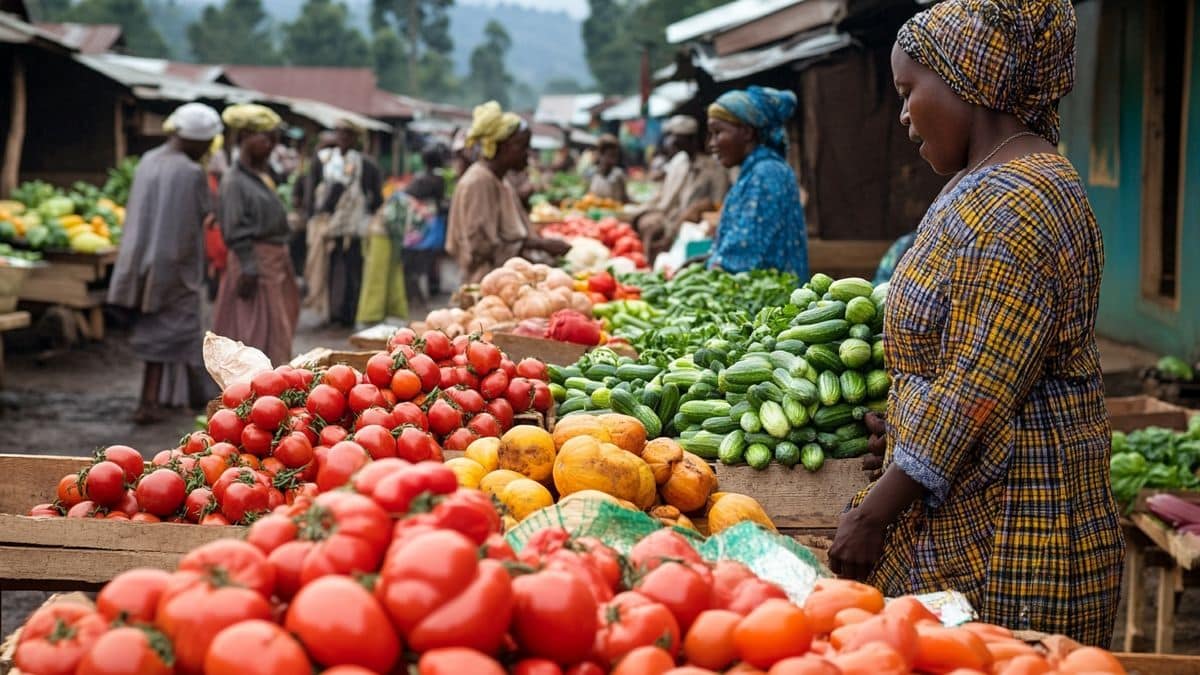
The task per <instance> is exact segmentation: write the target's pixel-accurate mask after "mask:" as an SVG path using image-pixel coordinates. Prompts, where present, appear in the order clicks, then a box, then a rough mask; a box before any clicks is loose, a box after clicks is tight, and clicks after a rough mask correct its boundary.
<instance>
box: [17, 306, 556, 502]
mask: <svg viewBox="0 0 1200 675" xmlns="http://www.w3.org/2000/svg"><path fill="white" fill-rule="evenodd" d="M547 380H548V377H547V375H546V364H545V363H543V362H541V361H539V360H537V359H523V360H522V361H520V362H519V363H513V362H512V361H511V360H509V359H508V358H507V356H505V354H504V353H503V352H502V351H501V350H500V348H499V347H497V346H496V345H494V344H492V343H490V342H488V341H486V340H484V339H481V338H479V337H477V336H466V335H464V336H459V337H457V338H454V339H453V340H451V339H450V338H448V337H447V336H446V335H445V333H442V332H440V331H428V332H426V333H424V334H422V335H419V336H418V335H417V334H416V333H414V332H413V331H412V330H409V329H401V330H400V331H398V332H397V333H396V334H395V336H393V338H392V339H391V342H390V344H389V348H388V350H387V351H383V352H379V353H377V354H374V355H373V356H372V357H371V358H370V359H369V360H368V361H367V363H366V367H365V370H364V372H359V371H358V370H356V369H354V368H352V367H350V366H348V365H344V364H339V365H333V366H330V367H328V368H326V369H320V370H316V371H314V370H310V369H307V368H292V367H291V366H280V367H278V368H276V369H274V370H270V371H265V372H262V373H259V374H257V375H255V376H254V377H253V379H251V380H250V381H249V382H241V383H237V384H233V385H230V386H229V387H227V388H226V389H225V391H224V392H222V395H221V402H222V407H221V408H220V409H219V410H217V411H215V412H214V413H213V414H212V416H211V417H210V418H209V420H208V426H207V429H206V430H205V431H197V432H194V433H191V434H189V435H188V436H186V437H184V439H183V440H182V441H181V443H180V445H179V446H178V447H176V448H173V449H170V450H163V451H161V452H159V453H158V454H157V455H155V457H154V459H153V461H152V462H151V463H150V465H149V466H147V465H146V464H145V463H144V462H143V459H142V456H141V454H140V453H139V452H138V451H137V450H134V449H133V448H130V447H127V446H120V445H117V446H111V447H109V448H106V449H104V450H102V451H101V452H99V453H97V455H96V457H95V459H94V461H93V463H92V465H91V466H90V467H88V468H87V469H85V470H83V471H82V472H80V473H79V474H78V475H76V474H70V475H67V476H64V477H63V478H62V479H61V480H60V481H59V484H58V488H57V495H56V499H55V500H54V501H53V502H51V503H46V504H39V505H37V506H35V507H34V508H33V509H32V510H31V511H30V515H33V516H63V515H65V516H67V517H80V518H84V517H92V518H111V519H129V520H135V521H144V522H157V521H160V520H169V521H173V522H190V523H199V524H204V525H229V524H246V523H250V522H253V521H254V519H256V518H257V517H259V516H260V515H262V514H263V513H266V512H267V511H269V510H271V509H273V508H275V507H277V506H279V505H280V504H291V503H293V502H294V501H295V499H296V497H297V496H300V495H308V496H312V495H316V494H319V493H323V492H327V491H329V490H332V489H334V488H337V487H340V486H342V485H344V484H345V483H346V482H347V481H348V480H349V479H350V476H351V475H352V474H353V473H354V472H355V471H357V470H359V469H361V468H362V467H363V466H364V465H365V464H367V463H368V462H370V461H372V460H379V459H384V458H390V457H395V458H400V459H403V460H406V461H409V462H419V461H422V460H438V461H440V460H441V459H442V451H443V449H446V450H464V449H466V447H467V446H468V445H470V443H471V442H472V441H474V440H475V439H477V438H481V437H489V436H496V437H498V436H500V435H502V434H503V433H504V432H505V431H507V430H508V429H510V428H511V427H512V426H513V424H514V421H515V420H516V417H517V415H520V414H523V413H526V412H530V411H536V412H540V413H547V412H548V411H549V410H550V408H551V406H552V405H553V397H552V396H551V393H550V388H549V385H548V384H547Z"/></svg>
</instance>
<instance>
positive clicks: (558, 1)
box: [460, 0, 588, 19]
mask: <svg viewBox="0 0 1200 675" xmlns="http://www.w3.org/2000/svg"><path fill="white" fill-rule="evenodd" d="M460 3H461V4H463V5H493V6H494V5H503V4H513V5H521V6H522V7H529V8H531V9H545V10H550V11H560V12H566V13H567V14H570V15H571V17H572V18H574V19H586V18H587V15H588V0H460Z"/></svg>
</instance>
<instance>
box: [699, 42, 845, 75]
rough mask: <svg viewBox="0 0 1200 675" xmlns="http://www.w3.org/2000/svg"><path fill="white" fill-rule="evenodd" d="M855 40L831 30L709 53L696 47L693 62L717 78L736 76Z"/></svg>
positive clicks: (822, 52) (829, 50)
mask: <svg viewBox="0 0 1200 675" xmlns="http://www.w3.org/2000/svg"><path fill="white" fill-rule="evenodd" d="M853 43H854V40H853V39H852V38H851V37H850V35H848V34H846V33H840V32H837V31H834V30H831V31H829V32H827V33H820V34H817V35H810V36H807V37H803V38H800V39H798V40H793V41H791V42H783V43H780V44H777V45H773V46H771V47H767V48H765V49H755V50H751V51H745V52H739V53H737V54H729V55H726V56H711V55H708V54H706V53H704V52H703V51H701V50H698V51H697V53H696V54H695V56H694V62H695V64H696V66H697V67H698V68H702V69H703V70H704V71H705V72H707V73H708V74H709V75H711V76H712V78H713V80H715V81H717V82H726V81H729V80H736V79H739V78H742V77H746V76H749V75H754V74H755V73H761V72H763V71H766V70H770V69H772V68H776V67H779V66H782V65H786V64H788V63H793V62H798V61H805V60H808V59H814V58H817V57H821V56H825V55H826V54H831V53H833V52H836V51H838V50H839V49H844V48H846V47H849V46H850V45H852V44H853Z"/></svg>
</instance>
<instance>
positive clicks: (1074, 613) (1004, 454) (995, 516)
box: [829, 0, 1124, 647]
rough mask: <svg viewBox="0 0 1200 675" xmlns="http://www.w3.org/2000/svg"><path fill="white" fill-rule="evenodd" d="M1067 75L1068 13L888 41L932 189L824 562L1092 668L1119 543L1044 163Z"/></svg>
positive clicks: (1093, 358) (1086, 213) (995, 5)
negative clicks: (854, 481) (1060, 644)
mask: <svg viewBox="0 0 1200 675" xmlns="http://www.w3.org/2000/svg"><path fill="white" fill-rule="evenodd" d="M1074 55H1075V14H1074V10H1073V9H1072V7H1071V3H1070V2H1069V0H947V1H946V2H943V3H940V4H938V5H935V6H933V7H932V8H930V9H929V10H926V11H924V12H921V13H920V14H917V15H916V16H915V17H913V18H912V19H910V20H909V21H908V22H907V23H906V24H905V25H904V26H903V27H902V28H901V30H900V34H899V36H898V37H897V40H896V46H895V48H894V49H893V50H892V71H893V79H894V82H895V86H896V90H897V92H898V94H899V95H900V97H901V98H902V99H903V104H902V108H901V113H900V123H901V124H903V125H904V126H906V127H907V128H908V133H909V137H910V138H911V139H912V140H913V142H915V143H919V144H920V146H921V148H920V153H921V156H922V157H924V158H925V160H926V161H927V162H929V164H930V165H931V166H932V167H933V169H934V170H935V171H937V172H938V173H940V174H943V175H948V176H952V178H951V179H950V182H949V184H948V185H947V186H946V188H945V189H944V190H943V192H942V195H941V196H940V197H939V198H938V199H937V201H935V202H934V204H933V205H932V206H931V207H930V208H929V211H928V212H927V213H926V214H925V218H924V220H923V221H922V222H921V224H920V227H919V228H918V230H917V235H916V240H915V241H914V243H913V247H912V249H911V250H910V251H909V254H908V255H906V256H904V258H903V259H901V261H900V262H899V264H898V265H897V267H896V270H895V275H894V276H893V277H892V281H891V288H890V291H889V293H888V307H887V313H886V315H885V319H884V321H885V328H884V334H885V336H886V340H885V342H884V358H885V360H886V361H887V364H888V367H889V368H890V370H891V374H892V378H893V381H892V389H891V395H890V398H889V400H888V408H887V419H886V422H884V421H883V420H880V419H877V418H872V419H871V420H870V424H869V425H868V426H871V427H873V431H875V432H876V433H877V434H879V436H877V437H876V438H873V439H872V441H873V443H874V444H875V446H876V448H880V449H881V450H885V453H884V458H883V464H884V471H883V474H882V477H881V478H880V479H879V480H878V481H877V482H875V483H874V484H872V485H871V486H870V487H869V488H868V489H867V490H866V491H864V493H863V494H861V495H859V496H858V497H857V498H856V499H855V500H854V502H853V506H854V508H852V509H851V510H849V511H847V513H846V514H844V516H843V517H842V520H841V522H840V524H839V527H838V531H837V535H836V537H835V539H834V543H833V547H832V548H831V549H830V552H829V556H830V565H831V567H832V568H833V570H834V571H835V572H837V573H839V574H842V575H844V576H850V577H854V578H859V579H869V580H870V581H871V582H872V583H873V584H875V585H876V586H878V587H879V588H880V589H881V590H882V591H883V592H884V593H885V594H886V595H889V596H896V595H903V594H906V593H920V592H925V591H943V590H956V591H961V592H962V593H964V594H965V595H966V596H967V598H968V599H970V601H971V603H972V604H973V605H974V606H975V608H976V609H977V610H978V611H979V614H980V616H981V617H982V619H983V620H985V621H988V622H992V623H997V624H1000V625H1003V626H1008V627H1010V628H1013V629H1031V630H1036V631H1044V632H1049V633H1063V634H1066V635H1069V636H1071V637H1073V638H1075V639H1076V640H1079V641H1080V642H1084V643H1087V644H1091V645H1099V646H1104V647H1107V646H1108V644H1109V641H1110V639H1111V637H1112V629H1113V623H1114V619H1115V615H1116V609H1117V600H1118V598H1119V595H1120V582H1121V572H1122V559H1123V555H1124V542H1123V540H1122V537H1121V530H1120V527H1119V525H1118V512H1117V507H1116V504H1115V502H1114V500H1113V495H1112V489H1111V486H1110V483H1109V424H1108V415H1107V413H1106V411H1105V405H1104V387H1103V384H1102V382H1101V377H1100V361H1099V353H1098V351H1097V349H1096V338H1095V321H1096V305H1097V298H1098V296H1099V292H1100V275H1101V270H1102V268H1103V263H1104V252H1103V249H1102V243H1101V237H1100V230H1099V228H1098V227H1097V226H1096V219H1095V217H1094V215H1093V214H1092V209H1091V206H1090V205H1089V204H1088V198H1087V192H1086V190H1085V189H1084V186H1083V183H1082V182H1081V181H1080V178H1079V175H1078V174H1077V173H1076V172H1075V169H1074V167H1072V166H1071V163H1070V162H1069V161H1068V160H1067V159H1066V158H1064V157H1063V156H1061V155H1059V154H1058V152H1057V149H1056V147H1055V144H1056V143H1057V142H1058V113H1057V111H1056V107H1057V103H1058V100H1059V99H1060V98H1062V97H1063V96H1064V95H1065V94H1066V93H1067V92H1068V91H1070V89H1071V86H1072V84H1073V83H1074V75H1075V63H1074ZM881 446H882V447H881ZM868 461H870V462H871V463H872V464H873V465H874V467H876V468H877V467H878V466H879V463H878V462H879V460H878V459H877V458H874V457H868Z"/></svg>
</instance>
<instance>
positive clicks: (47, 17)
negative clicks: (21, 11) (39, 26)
mask: <svg viewBox="0 0 1200 675" xmlns="http://www.w3.org/2000/svg"><path fill="white" fill-rule="evenodd" d="M25 7H26V8H27V9H29V13H30V14H31V15H32V16H33V18H34V20H35V21H48V22H51V23H56V22H59V21H65V20H66V17H67V13H68V12H70V11H71V0H26V2H25Z"/></svg>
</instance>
